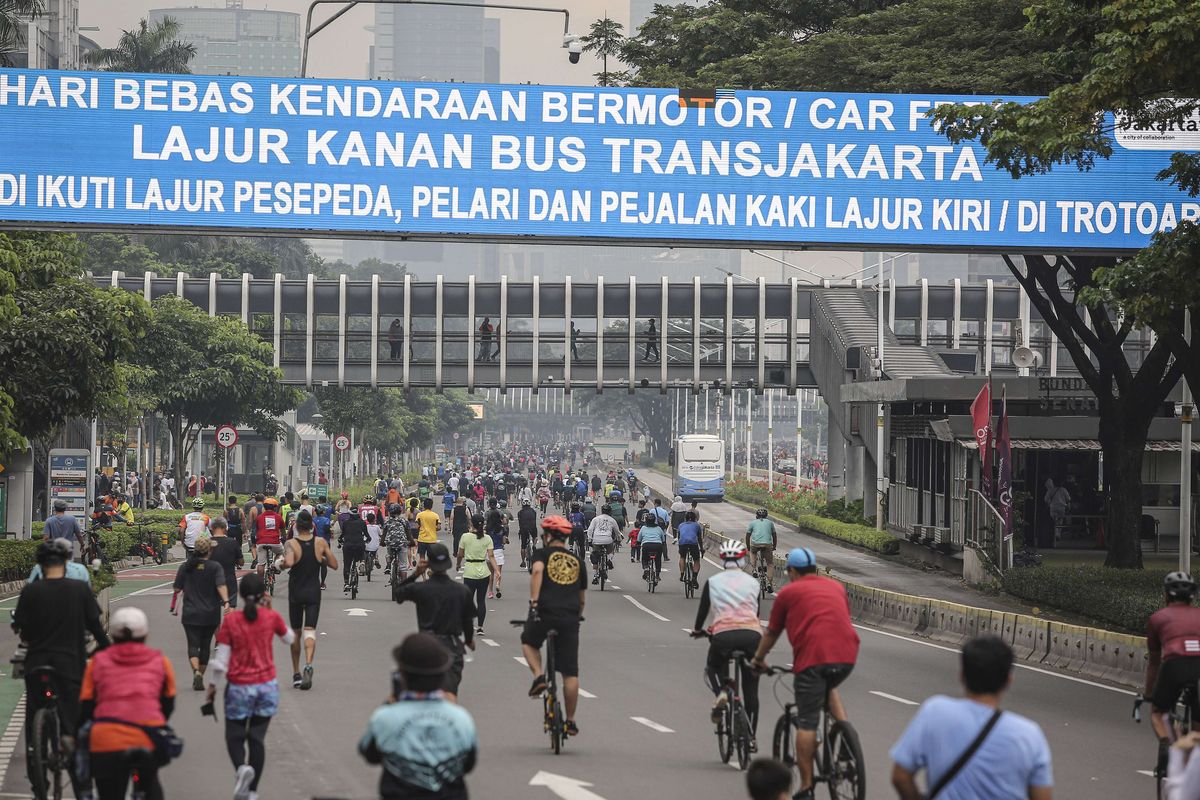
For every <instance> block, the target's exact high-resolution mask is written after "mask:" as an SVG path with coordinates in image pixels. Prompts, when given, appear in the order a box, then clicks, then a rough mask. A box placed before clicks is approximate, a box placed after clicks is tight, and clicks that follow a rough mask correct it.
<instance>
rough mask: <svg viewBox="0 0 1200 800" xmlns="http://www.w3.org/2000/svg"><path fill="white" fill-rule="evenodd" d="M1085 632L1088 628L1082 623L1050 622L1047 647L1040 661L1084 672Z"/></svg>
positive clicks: (1085, 660) (1085, 653)
mask: <svg viewBox="0 0 1200 800" xmlns="http://www.w3.org/2000/svg"><path fill="white" fill-rule="evenodd" d="M1087 634H1088V629H1087V628H1085V627H1083V626H1082V625H1068V624H1067V623H1065V622H1051V623H1050V629H1049V630H1048V631H1047V636H1048V639H1049V647H1048V648H1047V650H1046V658H1045V659H1044V660H1043V661H1042V663H1043V664H1047V665H1049V666H1052V667H1058V668H1059V669H1069V670H1074V671H1075V672H1084V671H1085V668H1086V667H1087V649H1086V647H1085V645H1086V644H1087Z"/></svg>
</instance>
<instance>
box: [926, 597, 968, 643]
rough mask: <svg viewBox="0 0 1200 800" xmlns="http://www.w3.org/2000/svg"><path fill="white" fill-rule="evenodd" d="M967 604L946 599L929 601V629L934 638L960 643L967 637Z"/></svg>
mask: <svg viewBox="0 0 1200 800" xmlns="http://www.w3.org/2000/svg"><path fill="white" fill-rule="evenodd" d="M968 610H969V609H968V607H967V606H963V605H959V604H958V603H951V602H949V601H947V600H930V601H929V630H928V633H929V634H930V635H931V636H932V637H933V638H935V639H940V640H941V641H944V642H948V643H950V644H962V642H963V640H965V639H966V638H967V611H968Z"/></svg>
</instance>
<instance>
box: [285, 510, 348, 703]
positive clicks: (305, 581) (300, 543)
mask: <svg viewBox="0 0 1200 800" xmlns="http://www.w3.org/2000/svg"><path fill="white" fill-rule="evenodd" d="M313 527H314V526H313V518H312V514H310V513H309V512H308V511H307V510H304V511H299V512H297V514H296V535H295V536H293V537H292V538H291V539H289V540H288V541H287V544H286V545H284V548H283V568H284V569H285V570H288V616H289V617H290V620H289V621H290V622H291V625H292V630H294V631H296V639H295V641H293V642H292V686H293V687H295V688H297V689H311V688H312V679H313V658H314V657H315V656H316V653H317V619H318V617H319V616H320V614H321V566H322V565H323V564H324V565H327V566H329V567H330V568H332V569H337V567H338V562H337V557H336V556H335V555H334V554H333V550H332V549H331V548H330V546H329V543H328V542H326V541H325V540H324V539H322V538H320V537H318V536H316V535H314V534H313ZM302 641H303V648H304V670H303V672H301V670H300V648H301V646H302V645H301V642H302Z"/></svg>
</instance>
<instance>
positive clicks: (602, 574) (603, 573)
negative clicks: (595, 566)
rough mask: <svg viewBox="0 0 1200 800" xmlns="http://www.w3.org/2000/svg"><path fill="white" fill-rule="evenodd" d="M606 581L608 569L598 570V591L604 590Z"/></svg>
mask: <svg viewBox="0 0 1200 800" xmlns="http://www.w3.org/2000/svg"><path fill="white" fill-rule="evenodd" d="M607 582H608V570H606V569H602V570H600V591H602V592H603V591H604V584H605V583H607Z"/></svg>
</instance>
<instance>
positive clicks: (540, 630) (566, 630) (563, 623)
mask: <svg viewBox="0 0 1200 800" xmlns="http://www.w3.org/2000/svg"><path fill="white" fill-rule="evenodd" d="M552 630H553V631H557V635H556V636H555V638H554V666H555V669H556V671H557V672H558V673H559V674H560V675H562V676H563V677H564V678H575V677H578V676H579V618H578V617H565V618H554V617H540V618H539V619H536V620H535V619H533V618H532V615H530V618H529V619H526V620H525V629H524V630H523V631H521V644H527V645H529V646H530V647H537V648H540V647H541V646H542V645H543V644H545V643H546V635H547V634H548V633H549V632H550V631H552Z"/></svg>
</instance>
